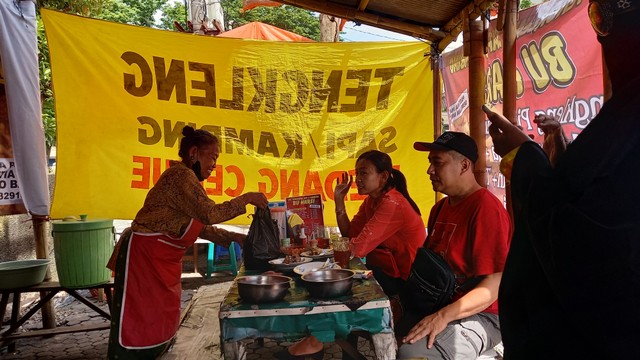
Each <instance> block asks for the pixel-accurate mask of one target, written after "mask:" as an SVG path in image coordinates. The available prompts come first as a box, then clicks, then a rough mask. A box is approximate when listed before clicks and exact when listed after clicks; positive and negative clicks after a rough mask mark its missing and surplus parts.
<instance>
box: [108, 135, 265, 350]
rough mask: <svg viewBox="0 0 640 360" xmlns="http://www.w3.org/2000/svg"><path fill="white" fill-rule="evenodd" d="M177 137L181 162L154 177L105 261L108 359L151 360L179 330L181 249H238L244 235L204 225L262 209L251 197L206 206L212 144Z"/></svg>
mask: <svg viewBox="0 0 640 360" xmlns="http://www.w3.org/2000/svg"><path fill="white" fill-rule="evenodd" d="M182 134H183V135H184V137H183V138H182V140H181V141H180V150H179V152H178V154H179V155H180V158H181V159H182V161H172V162H171V163H170V167H169V168H168V169H167V170H165V171H164V173H162V175H161V176H160V178H159V179H158V181H157V183H156V184H155V186H154V187H153V188H152V189H151V190H150V191H149V193H148V194H147V197H146V199H145V202H144V205H143V207H142V209H140V211H139V212H138V214H137V215H136V217H135V219H134V220H133V222H132V224H131V228H130V229H127V230H125V232H123V234H122V236H121V237H120V241H119V242H118V244H117V245H116V249H115V251H114V254H113V256H112V257H111V260H110V261H109V267H110V268H111V269H112V270H114V271H115V295H114V301H113V309H112V319H111V333H110V336H109V352H108V358H109V359H154V358H156V357H157V356H159V355H160V354H161V353H162V352H164V350H165V349H166V348H167V347H168V345H169V343H170V341H171V340H172V339H173V337H174V335H175V334H176V331H177V330H178V326H179V320H180V295H181V291H182V288H181V283H180V278H181V274H182V256H183V255H184V253H185V250H186V249H187V248H188V247H189V246H191V245H192V244H193V243H194V242H195V240H196V239H197V238H198V237H200V238H203V239H207V240H211V241H213V242H215V243H216V244H219V245H223V246H229V245H231V243H232V242H234V241H235V242H237V243H239V244H240V245H242V244H243V242H244V238H245V235H244V234H238V233H234V232H230V231H226V230H223V229H218V228H216V227H214V226H211V224H217V223H221V222H224V221H227V220H230V219H233V218H234V217H236V216H238V215H241V214H244V213H245V212H246V206H247V205H248V204H251V205H255V206H258V207H261V208H265V207H266V206H267V204H268V201H267V198H266V196H265V195H264V194H262V193H259V192H250V193H246V194H243V195H240V196H238V197H236V198H234V199H232V200H230V201H225V202H223V203H220V204H216V203H215V202H214V201H213V200H211V199H210V198H209V197H208V196H207V193H206V191H205V189H204V188H203V186H202V184H201V182H202V181H203V180H204V179H207V178H208V177H209V176H210V175H211V172H212V171H213V169H215V166H216V161H217V160H218V156H219V155H220V146H219V142H218V139H217V138H216V137H215V136H213V135H212V134H211V133H209V132H208V131H205V130H201V129H200V130H194V129H193V128H192V127H190V126H185V127H184V128H183V129H182Z"/></svg>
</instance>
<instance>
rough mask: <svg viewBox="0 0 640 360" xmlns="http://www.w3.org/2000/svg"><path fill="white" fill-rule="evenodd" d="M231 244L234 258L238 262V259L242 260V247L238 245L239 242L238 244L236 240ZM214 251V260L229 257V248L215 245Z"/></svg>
mask: <svg viewBox="0 0 640 360" xmlns="http://www.w3.org/2000/svg"><path fill="white" fill-rule="evenodd" d="M233 245H234V247H235V250H236V259H237V260H238V262H240V260H242V248H241V247H240V244H238V243H237V242H234V243H233ZM214 253H215V257H214V260H215V261H219V260H225V259H228V258H229V257H230V256H229V250H228V249H227V248H226V247H224V246H220V245H216V248H215V250H214Z"/></svg>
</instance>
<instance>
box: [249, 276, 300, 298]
mask: <svg viewBox="0 0 640 360" xmlns="http://www.w3.org/2000/svg"><path fill="white" fill-rule="evenodd" d="M291 280H292V279H291V278H290V277H288V276H282V275H252V276H242V277H240V278H238V293H239V294H240V297H241V298H242V301H244V302H248V303H252V304H260V303H266V302H276V301H280V300H282V299H283V298H284V297H285V295H287V292H289V288H290V287H291Z"/></svg>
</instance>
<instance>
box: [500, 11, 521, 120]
mask: <svg viewBox="0 0 640 360" xmlns="http://www.w3.org/2000/svg"><path fill="white" fill-rule="evenodd" d="M506 1H507V4H506V5H507V6H506V14H505V18H504V20H505V23H504V32H503V34H502V37H503V40H502V45H503V47H502V56H503V58H504V60H503V73H504V86H503V99H502V101H503V108H502V113H503V114H504V116H505V117H506V118H507V119H509V120H510V121H511V122H512V123H514V124H515V123H516V120H517V109H516V94H517V90H518V89H517V86H518V84H517V83H516V35H517V33H516V32H517V28H516V22H517V16H518V1H517V0H506Z"/></svg>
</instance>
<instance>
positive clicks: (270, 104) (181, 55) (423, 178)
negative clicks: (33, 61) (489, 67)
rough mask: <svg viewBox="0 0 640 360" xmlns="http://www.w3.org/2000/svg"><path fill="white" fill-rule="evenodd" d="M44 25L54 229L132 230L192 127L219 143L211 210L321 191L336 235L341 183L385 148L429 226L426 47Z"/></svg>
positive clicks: (94, 23)
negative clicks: (106, 226) (361, 160)
mask: <svg viewBox="0 0 640 360" xmlns="http://www.w3.org/2000/svg"><path fill="white" fill-rule="evenodd" d="M42 17H43V20H44V23H45V28H46V32H47V38H48V41H49V49H50V55H51V67H52V74H53V86H54V91H55V99H56V115H57V120H58V147H57V176H56V186H55V193H54V200H53V206H52V210H51V215H52V216H53V217H61V216H66V215H77V214H89V216H90V217H107V218H123V219H132V218H133V217H134V216H135V214H136V212H137V211H138V209H140V207H141V206H142V204H143V202H144V198H145V195H146V194H147V191H148V190H149V189H150V188H151V187H152V186H153V184H154V181H156V180H157V178H158V177H159V176H160V174H161V173H162V171H164V170H165V169H166V166H167V161H168V160H171V159H179V157H178V155H177V154H178V146H179V140H180V138H181V130H182V127H183V126H184V125H186V124H190V125H192V126H195V127H196V128H204V129H207V130H209V131H211V132H212V133H214V134H215V135H217V136H218V137H219V138H220V140H221V155H220V158H219V160H218V166H217V168H216V170H215V171H214V173H213V174H212V175H211V177H210V178H209V179H207V180H205V181H204V182H203V186H204V187H205V189H206V190H207V192H208V194H209V195H210V196H211V198H212V199H214V201H217V202H220V201H224V200H228V199H231V198H232V197H235V196H238V195H240V194H242V193H245V192H248V191H261V192H263V193H265V194H266V195H267V197H268V198H269V200H270V201H279V200H284V199H285V198H287V197H290V196H298V195H306V194H316V193H319V194H322V197H323V200H324V204H325V219H327V222H328V223H329V224H335V216H334V215H333V211H334V201H333V188H334V186H335V183H336V179H337V178H338V177H339V176H340V174H341V173H342V172H344V171H352V172H353V169H354V167H355V160H356V158H357V155H358V154H359V153H361V152H363V151H366V150H369V149H378V150H381V151H383V152H387V153H389V154H390V155H391V158H392V159H393V162H394V164H395V165H397V166H399V168H400V170H401V171H402V172H403V173H404V174H405V175H406V176H407V180H408V184H409V191H410V193H411V195H412V196H413V198H414V199H415V200H416V202H417V203H418V204H419V205H420V206H421V209H422V213H423V216H425V217H426V215H428V210H429V208H430V206H431V205H432V204H433V199H434V196H433V192H432V191H431V186H430V184H429V183H428V176H427V175H426V169H427V165H428V163H427V156H426V154H424V153H418V152H416V151H414V150H413V142H414V141H416V140H430V139H433V116H432V113H433V110H432V85H431V84H432V75H431V70H430V67H429V59H428V57H426V56H425V54H427V53H428V52H429V48H428V45H426V44H424V43H421V42H388V43H290V42H270V41H254V40H238V39H227V38H215V37H207V36H196V35H191V34H184V33H176V32H169V31H162V30H154V29H150V28H142V27H136V26H130V25H122V24H116V23H110V22H106V21H101V20H94V19H87V18H82V17H78V16H73V15H67V14H63V13H58V12H54V11H48V10H43V11H42ZM348 200H349V201H348V208H347V209H348V213H349V214H350V215H351V216H352V215H353V214H355V212H356V211H357V209H358V207H359V206H360V204H361V201H362V197H360V196H358V193H357V189H356V188H355V184H354V187H353V189H352V191H351V193H350V194H349V197H348ZM249 211H250V212H251V211H252V210H250V209H249ZM248 222H249V219H248V218H246V217H238V218H236V219H234V220H233V221H232V222H231V223H235V224H243V223H245V224H246V223H248Z"/></svg>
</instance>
